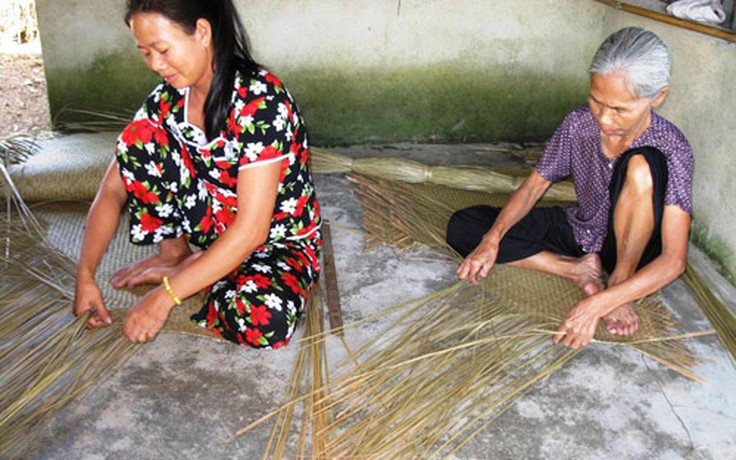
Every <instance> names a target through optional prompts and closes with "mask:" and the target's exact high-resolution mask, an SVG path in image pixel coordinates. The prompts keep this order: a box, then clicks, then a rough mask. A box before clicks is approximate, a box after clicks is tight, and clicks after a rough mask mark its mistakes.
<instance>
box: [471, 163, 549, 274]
mask: <svg viewBox="0 0 736 460" xmlns="http://www.w3.org/2000/svg"><path fill="white" fill-rule="evenodd" d="M551 185H552V182H550V181H548V180H547V179H545V178H544V177H542V176H541V175H540V174H539V173H538V172H537V171H536V170H533V171H532V173H531V174H530V175H529V177H527V179H526V180H525V181H524V183H523V184H522V185H521V187H519V188H518V189H517V190H516V191H515V192H514V193H513V194H512V195H511V198H509V201H508V203H507V204H506V206H504V207H503V209H502V210H501V213H500V214H499V215H498V218H497V219H496V221H495V222H494V224H493V226H492V227H491V229H490V230H488V232H486V234H485V235H484V236H483V239H482V240H481V242H480V244H479V245H478V246H477V247H476V248H475V249H474V250H473V252H471V253H470V254H468V256H467V257H466V258H465V259H464V260H463V262H462V263H461V264H460V267H458V269H457V276H458V278H460V279H462V280H468V281H470V282H471V283H473V284H477V283H478V282H479V281H480V280H481V279H483V278H485V277H486V276H488V273H490V271H491V269H492V268H493V266H494V265H495V264H496V258H497V256H498V245H499V244H500V243H501V239H502V238H503V237H504V235H505V234H506V232H508V230H509V229H510V228H511V227H513V226H514V225H515V224H516V223H517V222H519V221H520V220H521V219H523V218H524V216H526V215H527V214H529V211H531V209H532V208H533V207H534V205H535V204H536V203H537V201H539V199H540V198H542V196H544V193H545V192H546V191H547V190H548V189H549V187H550V186H551Z"/></svg>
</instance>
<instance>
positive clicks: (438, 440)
mask: <svg viewBox="0 0 736 460" xmlns="http://www.w3.org/2000/svg"><path fill="white" fill-rule="evenodd" d="M336 158H337V157H336ZM376 164H377V163H376ZM390 164H393V163H392V162H391V163H390ZM378 171H379V170H378V169H377V170H376V173H375V176H381V177H385V174H379V173H378ZM350 178H351V180H352V181H353V182H355V183H356V184H357V193H358V195H359V196H360V197H361V202H362V204H363V208H364V227H365V228H366V231H367V233H368V235H369V238H368V239H369V241H371V242H372V243H374V244H375V243H386V244H391V245H395V246H396V247H398V248H407V247H410V246H412V245H414V244H418V243H421V244H427V245H430V246H432V247H434V248H437V249H438V250H439V252H438V255H443V256H445V257H449V258H452V259H453V260H458V259H457V257H458V256H457V255H456V254H455V253H453V252H452V251H451V250H450V249H449V248H448V247H447V246H446V245H445V243H444V230H445V229H444V225H445V223H446V222H447V220H448V219H449V216H450V215H451V213H452V212H453V211H454V210H455V209H460V208H462V207H464V206H469V205H472V204H479V203H486V204H488V203H495V204H498V205H501V204H502V203H503V202H504V200H505V199H506V197H505V196H504V195H499V194H485V193H478V192H469V191H464V190H458V189H453V188H448V187H444V186H437V185H428V184H411V183H405V182H401V181H394V180H384V179H377V178H375V177H372V178H369V177H365V176H361V175H355V174H351V175H350ZM583 296H584V294H583V293H582V292H581V291H580V290H579V289H578V288H577V287H576V286H575V285H574V284H573V283H572V282H570V281H569V280H566V279H564V278H561V277H557V276H554V275H549V274H543V273H538V272H533V271H529V270H522V269H517V268H514V267H506V266H497V267H495V268H494V272H493V275H492V276H490V277H489V278H488V279H486V280H484V281H483V282H482V284H481V285H480V287H474V286H471V285H468V284H466V283H458V284H456V285H454V286H452V287H450V288H447V289H445V290H443V291H440V292H437V293H434V294H431V295H429V296H426V297H424V298H421V299H417V300H415V301H412V302H409V303H407V304H405V305H401V306H398V307H395V308H393V309H391V311H390V312H381V314H380V315H385V314H389V313H390V314H395V315H398V316H400V317H401V318H402V319H401V320H400V321H397V322H395V323H392V325H391V326H390V327H389V328H388V329H387V330H385V331H382V332H381V333H380V334H378V337H377V338H376V339H375V340H372V341H369V342H368V343H365V344H364V345H362V346H361V347H360V349H359V350H357V351H356V352H355V353H354V354H352V355H351V359H352V364H350V365H348V369H347V370H345V371H343V372H340V373H337V377H336V378H333V379H332V380H326V383H325V385H324V387H323V388H314V387H313V386H312V387H311V388H312V390H311V392H307V394H305V395H302V396H298V397H296V398H294V397H292V398H287V400H286V402H285V404H284V406H283V407H282V408H280V409H279V410H276V411H274V412H273V413H272V414H269V416H273V415H275V414H281V413H282V412H283V411H286V410H287V409H290V408H292V407H293V406H294V405H295V404H296V402H298V401H300V400H302V399H304V398H307V397H309V398H315V397H316V398H317V399H316V400H313V403H312V404H313V407H321V408H322V411H316V412H313V414H314V415H315V416H319V417H324V418H323V419H321V421H320V425H319V426H320V427H321V428H319V427H317V426H316V425H315V426H314V427H313V428H311V430H312V433H313V435H314V434H317V435H318V442H317V441H315V444H313V446H312V448H311V450H310V451H309V456H310V457H311V458H364V457H365V458H437V457H442V458H447V457H451V456H452V455H453V454H454V453H455V452H457V450H458V449H460V448H461V447H462V446H463V445H464V444H466V443H467V442H468V441H469V440H470V439H472V437H473V436H474V435H475V434H477V433H478V432H479V431H480V430H482V429H483V428H484V427H486V426H487V425H488V424H490V423H492V422H493V421H494V420H495V419H496V418H497V417H498V416H500V415H501V414H502V413H503V412H504V411H505V410H507V409H508V408H509V407H511V405H512V404H513V403H514V402H515V401H517V400H518V398H520V397H521V396H523V395H524V394H525V393H526V392H527V391H529V390H530V389H531V388H533V386H534V385H535V384H537V383H538V382H539V381H540V380H542V379H543V378H544V377H546V376H547V375H549V374H551V373H552V372H554V371H555V370H557V369H559V368H560V367H561V366H563V365H564V364H565V363H566V362H568V361H569V360H570V359H572V358H573V357H574V356H575V355H576V354H577V351H575V350H571V349H567V348H564V347H560V346H554V345H552V342H551V337H552V335H553V334H554V333H555V330H556V328H557V326H558V325H559V323H560V322H561V321H562V320H563V318H564V316H565V314H566V312H567V310H568V309H569V308H570V306H572V305H574V304H575V303H576V302H577V301H579V300H581V299H582V298H583ZM640 307H641V308H639V311H640V316H641V320H642V323H641V327H640V329H639V331H638V332H637V333H636V334H634V335H632V336H628V337H620V336H615V335H612V334H609V333H608V332H607V331H606V330H605V328H603V327H601V328H600V330H599V331H598V333H597V335H596V339H595V342H596V343H608V344H611V345H618V346H629V347H633V348H635V349H637V350H639V351H641V352H642V353H644V354H646V355H647V356H649V357H651V358H652V359H654V360H656V361H658V362H660V363H662V364H663V365H665V366H668V367H669V368H671V369H673V370H675V371H677V372H679V373H681V374H682V375H684V376H686V377H688V378H692V379H696V380H697V379H698V377H697V375H696V374H695V373H694V372H693V370H692V369H693V367H694V365H695V363H696V361H695V357H694V356H693V355H692V354H691V353H690V351H689V350H688V349H687V347H686V346H685V341H686V340H687V339H689V338H691V337H696V336H699V335H703V334H711V333H712V331H703V332H700V333H692V334H678V333H677V332H676V330H675V328H676V324H675V322H674V320H673V319H672V317H671V315H670V313H669V311H668V310H667V309H666V308H665V307H664V305H662V302H661V300H660V298H659V297H658V296H650V297H647V298H646V299H643V300H642V301H640ZM373 319H375V318H365V319H364V320H363V321H361V324H362V323H363V322H370V321H372V320H373ZM357 325H358V324H347V325H346V326H345V328H351V327H355V326H357ZM322 337H323V336H322ZM304 340H306V341H307V342H308V343H312V342H313V341H315V340H320V337H311V336H308V337H306V338H305V339H304ZM333 374H335V372H333ZM267 418H268V416H266V417H263V418H261V419H259V420H258V421H256V422H254V423H253V424H251V425H250V426H248V427H246V428H244V429H243V430H241V432H243V431H246V430H247V429H250V428H251V427H252V426H254V425H256V424H258V423H261V422H263V421H264V420H265V419H267ZM325 421H327V423H326V425H325V424H324V423H325ZM303 429H304V428H303ZM302 436H303V435H302ZM266 455H268V454H266ZM264 458H265V457H264Z"/></svg>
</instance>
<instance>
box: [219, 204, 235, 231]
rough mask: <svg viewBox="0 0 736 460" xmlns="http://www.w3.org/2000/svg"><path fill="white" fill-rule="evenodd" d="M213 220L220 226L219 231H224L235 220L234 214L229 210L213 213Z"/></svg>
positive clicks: (223, 209)
mask: <svg viewBox="0 0 736 460" xmlns="http://www.w3.org/2000/svg"><path fill="white" fill-rule="evenodd" d="M215 220H216V221H217V223H219V224H220V226H219V228H220V230H224V229H225V228H227V227H229V226H230V224H232V223H233V221H234V220H235V212H233V210H232V209H230V208H222V209H220V210H219V211H217V212H216V213H215Z"/></svg>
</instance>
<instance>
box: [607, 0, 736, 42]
mask: <svg viewBox="0 0 736 460" xmlns="http://www.w3.org/2000/svg"><path fill="white" fill-rule="evenodd" d="M596 1H598V2H599V3H603V4H606V5H608V6H611V7H613V8H616V9H619V10H623V11H626V12H628V13H632V14H636V15H637V16H643V17H646V18H649V19H654V20H655V21H660V22H664V23H667V24H670V25H673V26H677V27H682V28H683V29H688V30H692V31H694V32H699V33H701V34H706V35H710V36H711V37H716V38H720V39H722V40H726V41H729V42H736V32H732V31H729V30H727V29H723V28H720V27H717V26H712V25H709V24H703V23H700V22H695V21H688V20H686V19H680V18H676V17H674V16H670V15H669V14H665V13H661V12H659V11H653V10H649V9H647V8H641V7H639V6H634V5H629V4H628V3H626V2H622V1H620V0H596Z"/></svg>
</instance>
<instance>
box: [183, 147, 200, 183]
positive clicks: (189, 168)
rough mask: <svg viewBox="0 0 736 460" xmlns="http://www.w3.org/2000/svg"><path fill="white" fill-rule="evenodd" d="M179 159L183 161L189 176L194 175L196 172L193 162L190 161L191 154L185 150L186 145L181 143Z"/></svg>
mask: <svg viewBox="0 0 736 460" xmlns="http://www.w3.org/2000/svg"><path fill="white" fill-rule="evenodd" d="M181 161H182V162H183V163H184V167H185V168H187V171H189V177H196V176H197V172H196V171H195V169H194V162H192V156H191V155H190V154H189V150H187V146H186V145H184V144H182V146H181Z"/></svg>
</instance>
